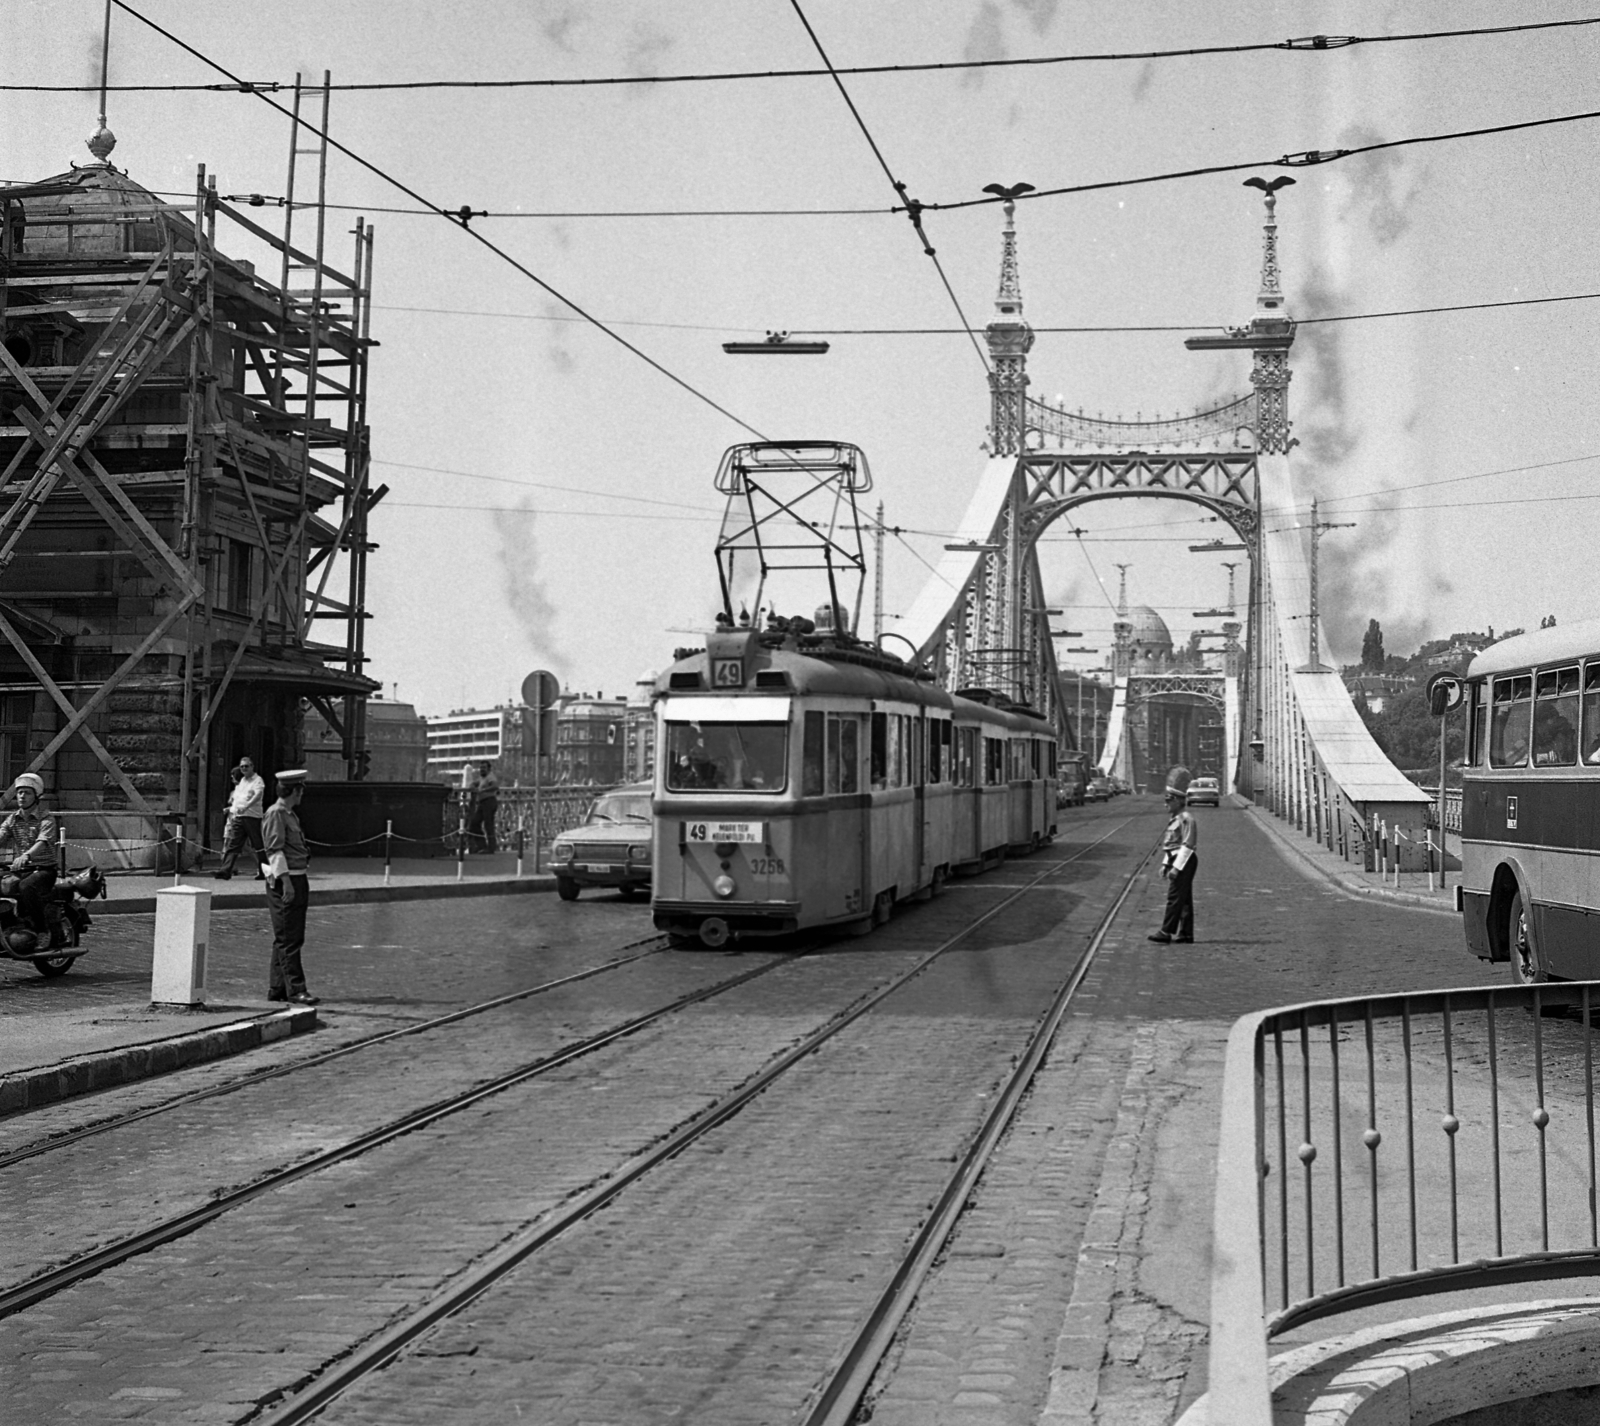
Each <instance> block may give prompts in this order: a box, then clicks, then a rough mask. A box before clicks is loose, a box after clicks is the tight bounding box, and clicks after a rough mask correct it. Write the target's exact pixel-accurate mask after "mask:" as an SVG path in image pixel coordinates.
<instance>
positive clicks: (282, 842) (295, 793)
mask: <svg viewBox="0 0 1600 1426" xmlns="http://www.w3.org/2000/svg"><path fill="white" fill-rule="evenodd" d="M305 790H306V770H305V769H304V768H294V769H292V770H291V771H289V772H280V773H279V774H278V776H277V778H276V792H277V794H278V800H277V801H276V802H274V803H273V804H272V806H271V807H269V808H267V812H266V816H265V817H263V818H262V824H261V835H262V842H263V846H264V848H265V851H266V857H267V910H268V911H269V912H271V914H272V968H271V970H270V972H269V974H268V977H267V999H268V1000H287V1001H289V1002H290V1003H292V1004H294V1005H315V1004H316V1003H317V997H316V996H314V995H312V994H311V992H310V991H309V990H307V989H306V974H305V970H304V968H303V967H302V966H301V964H300V949H301V947H302V946H304V945H305V943H306V903H307V901H308V900H309V899H310V896H311V888H310V883H309V881H308V880H307V877H306V869H307V868H308V867H309V865H310V862H311V859H310V856H309V855H308V853H307V851H306V836H305V833H304V832H303V831H301V829H300V817H299V814H298V812H297V811H296V809H297V808H298V807H299V806H300V799H301V798H302V797H303V796H304V795H305Z"/></svg>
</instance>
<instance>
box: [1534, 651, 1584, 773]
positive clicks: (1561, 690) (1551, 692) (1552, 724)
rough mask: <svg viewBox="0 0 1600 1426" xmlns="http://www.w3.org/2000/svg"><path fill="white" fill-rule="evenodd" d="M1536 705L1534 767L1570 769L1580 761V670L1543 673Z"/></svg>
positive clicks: (1564, 669) (1535, 701)
mask: <svg viewBox="0 0 1600 1426" xmlns="http://www.w3.org/2000/svg"><path fill="white" fill-rule="evenodd" d="M1534 692H1535V695H1536V696H1535V698H1534V701H1533V765H1534V766H1535V767H1570V766H1571V765H1572V764H1573V763H1575V762H1577V760H1578V668H1577V665H1576V664H1574V665H1573V666H1572V667H1571V668H1550V669H1541V670H1540V672H1539V680H1538V686H1537V688H1536V689H1535V690H1534Z"/></svg>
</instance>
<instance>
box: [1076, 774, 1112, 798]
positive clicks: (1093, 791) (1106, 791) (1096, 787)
mask: <svg viewBox="0 0 1600 1426" xmlns="http://www.w3.org/2000/svg"><path fill="white" fill-rule="evenodd" d="M1115 792H1116V789H1115V788H1114V787H1112V785H1111V779H1110V778H1109V777H1091V778H1090V779H1089V785H1088V787H1086V788H1085V789H1084V792H1083V799H1084V801H1085V802H1109V801H1111V798H1112V796H1113V795H1114V794H1115Z"/></svg>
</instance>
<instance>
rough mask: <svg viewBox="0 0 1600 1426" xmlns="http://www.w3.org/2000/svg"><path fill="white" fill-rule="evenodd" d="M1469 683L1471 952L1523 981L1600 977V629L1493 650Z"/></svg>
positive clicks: (1467, 909) (1596, 624) (1475, 664)
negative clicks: (1505, 965)
mask: <svg viewBox="0 0 1600 1426" xmlns="http://www.w3.org/2000/svg"><path fill="white" fill-rule="evenodd" d="M1466 683H1467V697H1468V704H1467V707H1468V728H1469V737H1468V744H1467V762H1466V767H1465V768H1464V769H1463V779H1462V781H1463V786H1462V793H1461V883H1460V890H1459V893H1458V895H1459V904H1460V908H1461V911H1462V915H1463V920H1464V923H1465V925H1464V929H1465V932H1466V941H1467V949H1468V950H1469V951H1471V952H1472V953H1473V954H1475V955H1477V956H1479V957H1481V958H1483V959H1484V960H1495V961H1505V960H1509V961H1510V962H1511V971H1512V974H1513V976H1514V977H1515V978H1516V979H1517V980H1519V981H1542V980H1551V979H1559V980H1591V979H1596V978H1600V619H1587V620H1583V621H1582V622H1579V623H1573V624H1567V625H1562V626H1559V627H1557V626H1552V627H1550V628H1548V629H1539V630H1537V631H1535V632H1533V633H1530V634H1523V635H1521V636H1519V637H1515V638H1510V639H1505V640H1503V641H1502V642H1500V643H1498V644H1492V645H1490V647H1488V648H1487V649H1485V650H1484V651H1483V652H1482V653H1480V654H1479V655H1478V656H1477V657H1476V658H1475V659H1473V661H1472V663H1471V665H1470V666H1469V668H1468V669H1467V674H1466Z"/></svg>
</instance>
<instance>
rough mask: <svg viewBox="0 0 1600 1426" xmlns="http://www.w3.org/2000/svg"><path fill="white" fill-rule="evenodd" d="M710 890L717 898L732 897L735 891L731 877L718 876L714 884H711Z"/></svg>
mask: <svg viewBox="0 0 1600 1426" xmlns="http://www.w3.org/2000/svg"><path fill="white" fill-rule="evenodd" d="M711 889H712V890H713V891H714V892H716V893H717V895H718V896H723V897H727V896H732V895H733V893H734V890H735V888H734V885H733V878H732V877H731V876H719V877H718V878H717V879H716V880H715V881H714V882H712V883H711Z"/></svg>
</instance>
